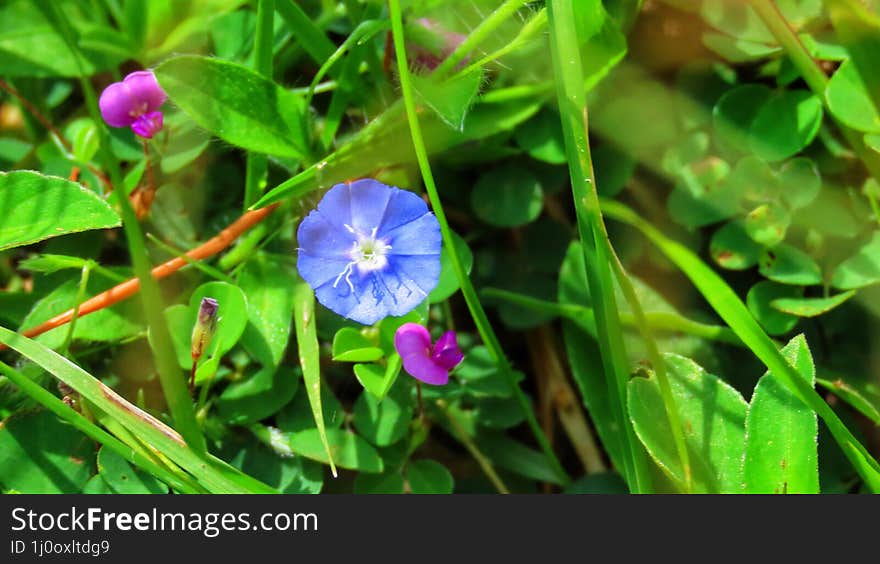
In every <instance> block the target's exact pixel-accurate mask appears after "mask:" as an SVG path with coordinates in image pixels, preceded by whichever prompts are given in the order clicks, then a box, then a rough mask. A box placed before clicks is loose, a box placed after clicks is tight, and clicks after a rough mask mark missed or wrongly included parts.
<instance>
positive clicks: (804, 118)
mask: <svg viewBox="0 0 880 564" xmlns="http://www.w3.org/2000/svg"><path fill="white" fill-rule="evenodd" d="M820 125H822V100H820V99H819V97H818V96H816V95H814V94H812V93H811V92H809V91H807V90H786V91H784V92H781V93H779V94H776V95H774V96H773V97H771V98H770V100H768V101H767V102H766V103H765V104H764V105H763V106H761V109H760V110H758V113H757V115H756V116H755V119H754V120H753V121H752V123H751V125H750V126H749V146H750V147H751V149H752V150H753V151H754V152H755V154H757V155H758V156H759V157H761V158H763V159H765V160H767V161H781V160H783V159H786V158H788V157H790V156H792V155H794V154H796V153H797V152H799V151H800V150H802V149H803V148H804V147H806V146H807V145H809V144H810V142H811V141H812V140H813V138H814V137H815V136H816V134H817V133H818V132H819V126H820Z"/></svg>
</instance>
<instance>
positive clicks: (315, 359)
mask: <svg viewBox="0 0 880 564" xmlns="http://www.w3.org/2000/svg"><path fill="white" fill-rule="evenodd" d="M293 295H294V301H293V307H294V325H295V326H296V342H297V346H298V349H299V365H300V367H301V368H302V373H303V383H304V384H305V387H306V393H307V394H308V396H309V404H310V405H311V407H312V416H313V417H314V418H315V426H316V427H317V430H318V435H319V436H320V438H321V443H322V444H323V445H324V452H325V453H326V454H327V459H326V460H322V461H323V462H328V463H329V464H330V471H331V472H332V473H333V477H334V478H335V477H336V464H335V463H334V462H333V455H332V454H331V450H330V444H329V443H328V442H327V430H326V428H325V426H324V411H323V409H322V408H321V359H320V354H319V351H318V332H317V329H316V328H315V294H314V292H312V289H311V288H310V287H309V285H308V284H306V283H305V282H298V283H297V284H296V286H295V287H294V290H293Z"/></svg>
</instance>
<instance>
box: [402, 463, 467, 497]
mask: <svg viewBox="0 0 880 564" xmlns="http://www.w3.org/2000/svg"><path fill="white" fill-rule="evenodd" d="M405 475H406V481H407V483H409V489H410V491H412V493H414V494H451V493H452V490H453V488H454V487H455V481H454V480H453V479H452V474H451V473H450V472H449V470H447V469H446V467H445V466H443V465H442V464H440V463H439V462H435V461H433V460H415V461H413V462H410V463H409V464H408V465H407V467H406V473H405Z"/></svg>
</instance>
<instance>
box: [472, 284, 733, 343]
mask: <svg viewBox="0 0 880 564" xmlns="http://www.w3.org/2000/svg"><path fill="white" fill-rule="evenodd" d="M480 293H481V294H482V295H483V296H484V297H487V298H497V299H499V300H504V301H506V302H509V303H512V304H516V305H519V306H523V307H527V308H529V309H533V310H535V311H540V312H542V313H547V314H550V315H559V316H561V317H565V318H567V319H570V320H572V321H574V322H575V323H577V324H578V325H580V326H581V327H583V328H584V329H586V330H588V331H590V332H591V333H596V314H595V312H594V311H593V308H590V307H586V306H581V305H577V304H560V303H557V302H551V301H548V300H540V299H538V298H534V297H532V296H527V295H525V294H518V293H516V292H510V291H508V290H502V289H500V288H484V289H483V290H482V291H481V292H480ZM620 321H621V323H623V324H624V325H626V326H627V327H635V325H636V320H635V317H634V316H633V315H632V314H628V313H623V312H621V313H620ZM645 321H646V322H647V323H648V325H649V326H650V327H651V328H652V329H658V330H661V331H671V332H675V333H684V334H686V335H692V336H694V337H700V338H701V339H706V340H709V341H718V342H721V343H727V344H729V345H735V346H738V347H745V345H744V344H743V342H742V341H740V339H739V337H737V336H736V333H734V332H733V331H731V330H730V328H729V327H724V326H721V325H710V324H708V323H700V322H699V321H694V320H693V319H688V318H687V317H684V316H683V315H680V314H678V313H673V312H669V311H646V312H645Z"/></svg>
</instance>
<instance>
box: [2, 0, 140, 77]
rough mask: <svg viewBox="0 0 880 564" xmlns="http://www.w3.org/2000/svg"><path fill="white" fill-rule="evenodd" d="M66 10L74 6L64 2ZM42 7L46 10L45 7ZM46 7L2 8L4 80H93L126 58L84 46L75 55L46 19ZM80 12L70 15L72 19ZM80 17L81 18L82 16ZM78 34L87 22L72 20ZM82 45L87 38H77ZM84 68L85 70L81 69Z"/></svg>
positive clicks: (23, 2)
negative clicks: (78, 78) (8, 78)
mask: <svg viewBox="0 0 880 564" xmlns="http://www.w3.org/2000/svg"><path fill="white" fill-rule="evenodd" d="M57 3H58V4H66V5H67V6H66V7H74V6H71V5H72V4H74V3H73V2H61V1H58V2H57ZM41 4H42V6H41ZM44 10H45V3H38V2H33V1H31V0H17V1H10V2H3V4H2V6H0V75H2V76H35V77H46V76H89V75H92V74H95V73H96V72H97V71H100V70H103V69H106V68H110V67H111V66H114V65H116V64H118V63H119V62H121V61H122V60H123V59H124V58H127V57H120V56H118V54H117V55H115V56H107V54H105V53H102V52H100V51H95V50H93V49H89V48H88V47H89V45H82V44H80V47H82V49H79V53H80V55H81V56H80V57H77V55H76V54H74V53H73V52H72V51H71V49H70V47H69V46H68V45H67V42H66V41H65V40H64V37H63V36H62V35H61V34H60V33H59V32H58V31H57V29H56V28H55V27H53V25H52V22H51V20H50V19H49V18H47V17H46V13H45V11H44ZM78 11H79V10H77V9H76V8H74V10H71V11H70V12H68V14H67V15H68V16H69V17H70V16H71V15H72V14H77V12H78ZM78 15H79V14H77V16H78ZM70 19H71V22H70V23H72V24H75V25H73V26H72V27H73V28H74V34H75V35H76V28H77V27H78V25H79V24H81V23H82V22H83V19H82V18H81V17H70ZM74 39H75V40H76V41H77V42H78V43H81V41H82V39H87V36H81V37H75V38H74ZM80 66H81V68H80Z"/></svg>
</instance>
